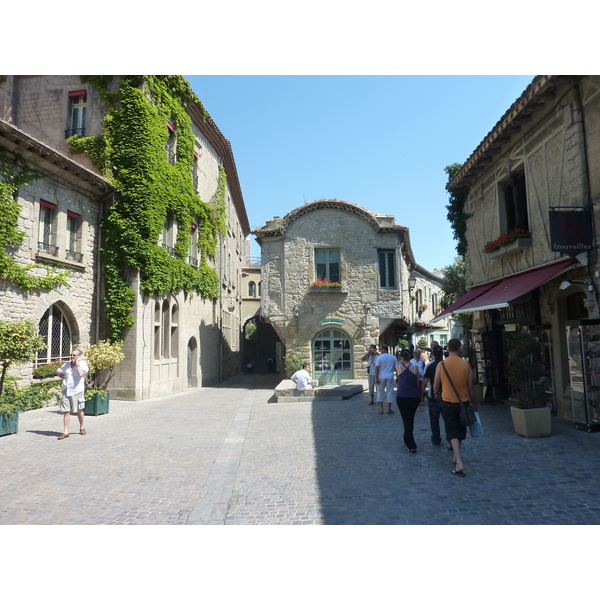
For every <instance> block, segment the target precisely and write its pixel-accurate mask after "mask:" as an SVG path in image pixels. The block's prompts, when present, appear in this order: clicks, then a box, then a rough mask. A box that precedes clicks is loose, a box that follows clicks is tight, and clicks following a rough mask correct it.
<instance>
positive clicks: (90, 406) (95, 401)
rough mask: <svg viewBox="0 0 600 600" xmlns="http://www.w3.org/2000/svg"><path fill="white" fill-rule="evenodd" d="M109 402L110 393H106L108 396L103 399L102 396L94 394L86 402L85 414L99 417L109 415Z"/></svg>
mask: <svg viewBox="0 0 600 600" xmlns="http://www.w3.org/2000/svg"><path fill="white" fill-rule="evenodd" d="M109 400H110V393H109V392H106V396H105V397H104V398H102V396H101V395H100V394H94V395H93V396H92V397H91V398H90V399H89V400H87V401H86V403H85V408H84V409H83V414H84V415H90V416H92V417H97V416H98V415H103V414H105V413H107V412H108V403H109Z"/></svg>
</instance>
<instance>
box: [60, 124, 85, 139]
mask: <svg viewBox="0 0 600 600" xmlns="http://www.w3.org/2000/svg"><path fill="white" fill-rule="evenodd" d="M72 135H78V136H79V137H85V127H79V128H78V129H65V139H67V138H70V137H71V136H72Z"/></svg>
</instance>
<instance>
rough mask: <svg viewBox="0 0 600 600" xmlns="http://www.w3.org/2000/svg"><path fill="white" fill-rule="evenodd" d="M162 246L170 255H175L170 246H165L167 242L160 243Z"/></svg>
mask: <svg viewBox="0 0 600 600" xmlns="http://www.w3.org/2000/svg"><path fill="white" fill-rule="evenodd" d="M162 247H163V248H164V249H165V250H166V251H167V252H168V253H169V254H170V255H171V256H173V257H174V256H175V250H174V249H173V248H171V246H167V244H162Z"/></svg>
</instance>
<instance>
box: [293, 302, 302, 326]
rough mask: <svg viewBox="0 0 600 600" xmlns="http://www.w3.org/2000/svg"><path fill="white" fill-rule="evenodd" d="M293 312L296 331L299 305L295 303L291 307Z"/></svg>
mask: <svg viewBox="0 0 600 600" xmlns="http://www.w3.org/2000/svg"><path fill="white" fill-rule="evenodd" d="M292 311H293V313H294V319H296V331H298V316H299V315H300V307H299V306H298V305H297V304H296V306H294V308H292Z"/></svg>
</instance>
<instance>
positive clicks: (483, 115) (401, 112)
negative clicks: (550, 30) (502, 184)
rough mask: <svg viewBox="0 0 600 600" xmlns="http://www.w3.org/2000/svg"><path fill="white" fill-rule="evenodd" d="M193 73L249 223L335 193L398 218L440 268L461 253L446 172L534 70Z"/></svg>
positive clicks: (428, 262)
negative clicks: (227, 148)
mask: <svg viewBox="0 0 600 600" xmlns="http://www.w3.org/2000/svg"><path fill="white" fill-rule="evenodd" d="M186 78H187V79H188V80H189V81H190V83H191V84H192V87H193V89H194V91H195V92H196V94H197V95H198V97H199V98H200V99H201V100H202V102H203V103H204V106H205V108H206V109H207V110H208V112H209V113H210V115H211V116H212V118H213V119H214V121H215V122H216V124H217V126H218V127H219V129H220V130H221V131H222V133H223V135H224V136H225V137H226V138H227V139H229V141H230V142H231V144H232V148H233V153H234V157H235V161H236V166H237V169H238V176H239V179H240V183H241V187H242V193H243V195H244V201H245V204H246V211H247V213H248V219H249V222H250V226H251V228H252V229H254V228H256V227H260V226H262V225H264V224H265V222H266V221H267V219H271V218H272V217H273V216H281V217H283V216H284V215H285V214H286V213H288V212H289V211H291V210H293V209H294V208H297V207H298V206H301V205H302V204H304V203H305V202H311V201H312V200H316V199H319V198H337V199H339V200H345V201H347V202H352V203H354V204H358V205H360V206H363V207H364V208H366V209H368V210H370V211H372V212H376V213H382V214H392V215H394V216H395V217H396V223H399V224H401V225H406V226H407V227H408V228H409V231H410V239H411V245H412V249H413V252H414V255H415V259H416V260H417V262H418V263H419V264H420V265H421V266H423V267H425V268H426V269H429V270H433V269H436V268H442V267H445V266H447V265H449V264H451V263H452V262H453V260H454V257H455V256H456V250H455V247H456V242H455V241H454V239H453V237H452V230H451V228H450V224H449V222H448V220H447V217H446V214H447V211H446V204H447V203H448V194H447V192H446V189H445V186H446V183H447V175H446V173H445V171H444V168H445V167H446V166H447V165H449V164H452V163H455V162H459V163H462V162H464V161H465V160H466V159H467V158H468V157H469V156H470V154H471V153H472V152H473V151H474V150H475V148H476V147H477V145H478V144H479V142H481V140H482V139H483V138H484V137H485V135H486V134H487V133H488V132H489V131H490V130H491V129H492V127H493V126H494V125H495V124H496V122H497V121H498V120H499V119H500V117H501V116H502V115H503V114H504V113H505V111H506V110H507V109H508V108H509V107H510V105H511V104H512V103H513V102H514V101H515V100H516V99H517V98H518V97H519V96H520V95H521V93H522V92H523V90H524V89H525V88H526V87H527V85H528V84H529V83H530V82H531V80H532V78H533V75H517V76H508V75H504V76H501V75H497V76H476V75H465V76H455V75H442V76H432V75H414V76H411V75H392V76H376V75H366V76H353V75H339V76H329V75H318V76H303V75H288V76H285V75H283V76H268V75H265V76H251V75H233V76H225V75H207V76H189V75H186ZM251 237H252V238H253V236H251ZM252 255H253V256H259V255H260V249H259V246H258V245H257V244H256V242H253V244H252Z"/></svg>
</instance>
